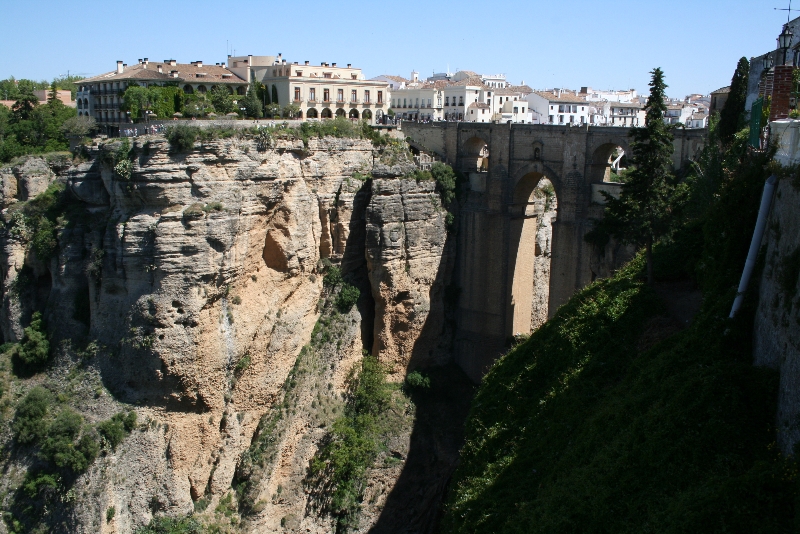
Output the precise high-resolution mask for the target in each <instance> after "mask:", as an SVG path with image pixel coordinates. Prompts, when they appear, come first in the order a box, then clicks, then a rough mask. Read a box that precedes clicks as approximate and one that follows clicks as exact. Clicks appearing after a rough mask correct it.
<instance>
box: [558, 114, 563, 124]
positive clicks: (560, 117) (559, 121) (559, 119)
mask: <svg viewBox="0 0 800 534" xmlns="http://www.w3.org/2000/svg"><path fill="white" fill-rule="evenodd" d="M558 123H559V124H564V115H559V116H558Z"/></svg>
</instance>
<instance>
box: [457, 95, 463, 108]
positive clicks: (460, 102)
mask: <svg viewBox="0 0 800 534" xmlns="http://www.w3.org/2000/svg"><path fill="white" fill-rule="evenodd" d="M458 105H459V106H463V105H464V97H463V96H459V97H458Z"/></svg>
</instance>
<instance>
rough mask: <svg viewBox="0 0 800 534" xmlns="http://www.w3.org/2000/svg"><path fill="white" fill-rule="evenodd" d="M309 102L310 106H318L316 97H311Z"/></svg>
mask: <svg viewBox="0 0 800 534" xmlns="http://www.w3.org/2000/svg"><path fill="white" fill-rule="evenodd" d="M307 103H308V105H309V106H316V105H317V99H316V98H309V99H308V102H307Z"/></svg>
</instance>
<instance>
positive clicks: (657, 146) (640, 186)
mask: <svg viewBox="0 0 800 534" xmlns="http://www.w3.org/2000/svg"><path fill="white" fill-rule="evenodd" d="M666 88H667V86H666V84H665V83H664V74H663V72H662V71H661V69H654V70H653V71H652V79H651V81H650V96H649V98H648V99H647V105H646V106H645V110H646V113H647V116H646V118H645V126H644V128H636V129H634V130H633V131H632V132H631V137H633V142H632V143H631V149H632V151H633V154H632V155H631V157H630V162H631V166H632V168H631V169H630V170H629V172H628V177H629V180H628V181H627V182H626V183H625V184H624V185H623V187H622V192H621V193H620V196H619V198H614V197H613V196H611V195H610V194H608V193H606V192H603V195H604V196H605V199H606V208H605V212H604V215H603V219H602V220H600V221H599V222H598V223H597V225H596V228H595V229H594V230H593V231H592V232H591V233H590V234H589V235H587V240H588V241H590V242H593V243H595V244H596V245H598V246H603V245H605V243H606V242H607V241H608V239H609V235H613V236H615V237H616V238H617V239H619V240H620V241H621V242H622V243H628V244H633V245H636V246H637V247H644V248H645V258H646V260H647V281H648V283H649V284H652V283H653V244H654V243H655V242H656V241H657V240H659V239H661V238H662V237H664V236H666V235H667V234H668V233H669V231H670V229H671V228H672V225H673V223H674V221H675V217H674V211H675V209H676V207H677V206H679V205H680V203H681V202H682V194H683V192H684V189H683V188H681V187H678V184H677V178H676V177H675V176H674V174H673V173H672V152H673V146H672V139H673V136H672V133H671V132H670V129H669V128H668V127H667V125H666V124H664V114H665V113H666V111H667V105H666V103H665V98H666V92H665V91H666Z"/></svg>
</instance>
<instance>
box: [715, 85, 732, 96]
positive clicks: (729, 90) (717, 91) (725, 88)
mask: <svg viewBox="0 0 800 534" xmlns="http://www.w3.org/2000/svg"><path fill="white" fill-rule="evenodd" d="M730 92H731V88H730V86H728V87H720V88H719V89H717V90H716V91H711V94H712V95H719V94H723V93H730Z"/></svg>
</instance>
